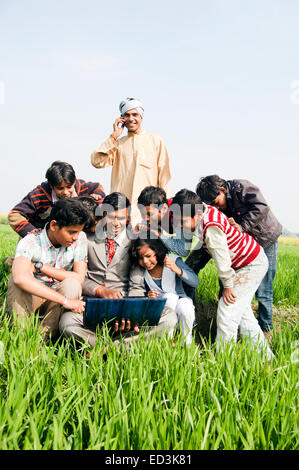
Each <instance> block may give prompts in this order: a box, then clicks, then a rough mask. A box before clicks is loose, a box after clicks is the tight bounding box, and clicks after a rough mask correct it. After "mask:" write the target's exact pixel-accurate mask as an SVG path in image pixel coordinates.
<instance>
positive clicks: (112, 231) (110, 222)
mask: <svg viewBox="0 0 299 470" xmlns="http://www.w3.org/2000/svg"><path fill="white" fill-rule="evenodd" d="M128 222H129V215H128V208H124V209H120V210H118V211H112V212H108V213H107V214H106V216H105V223H106V230H107V233H108V236H109V237H111V238H115V237H117V235H119V234H120V233H121V232H122V231H123V230H124V229H125V228H126V226H127V224H128Z"/></svg>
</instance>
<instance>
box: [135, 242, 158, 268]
mask: <svg viewBox="0 0 299 470" xmlns="http://www.w3.org/2000/svg"><path fill="white" fill-rule="evenodd" d="M138 254H139V260H138V263H139V266H141V267H142V268H143V269H146V270H147V271H148V272H151V271H152V270H153V269H155V267H156V266H157V265H158V261H157V257H156V252H155V251H154V250H152V249H151V248H150V247H149V246H148V245H144V246H141V247H140V248H139V250H138Z"/></svg>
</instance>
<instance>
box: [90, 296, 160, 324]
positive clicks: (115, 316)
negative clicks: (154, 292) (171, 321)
mask: <svg viewBox="0 0 299 470" xmlns="http://www.w3.org/2000/svg"><path fill="white" fill-rule="evenodd" d="M84 301H85V303H86V304H85V311H84V313H83V325H84V327H85V328H88V329H91V330H95V329H96V327H97V326H98V325H99V326H101V325H103V323H107V322H109V323H110V324H111V326H112V324H114V321H116V320H118V321H121V320H122V318H125V319H130V321H131V325H132V326H134V324H135V323H138V325H139V326H142V325H144V324H146V325H149V326H155V325H157V324H158V323H159V321H160V318H161V314H162V310H163V308H164V306H165V303H166V299H149V298H148V297H123V298H122V299H101V298H96V297H86V298H84Z"/></svg>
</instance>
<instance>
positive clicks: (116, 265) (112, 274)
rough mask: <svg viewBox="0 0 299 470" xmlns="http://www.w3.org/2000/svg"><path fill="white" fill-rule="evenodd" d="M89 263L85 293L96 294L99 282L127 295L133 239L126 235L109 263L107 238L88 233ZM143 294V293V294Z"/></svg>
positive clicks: (87, 294) (84, 286)
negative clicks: (97, 237)
mask: <svg viewBox="0 0 299 470" xmlns="http://www.w3.org/2000/svg"><path fill="white" fill-rule="evenodd" d="M87 239H88V263H87V272H86V277H85V281H84V284H83V294H84V295H86V296H91V297H92V296H94V290H95V288H96V287H98V285H99V284H101V285H105V286H106V287H109V288H111V289H115V290H118V291H120V292H121V293H122V295H127V291H128V287H129V275H130V258H129V248H130V242H131V240H130V239H129V237H128V233H126V237H125V239H124V241H123V243H122V245H121V246H118V247H117V249H116V251H115V254H114V256H113V258H112V261H111V263H110V264H109V265H107V260H106V248H105V238H103V239H100V240H99V239H97V241H96V240H95V234H88V236H87ZM141 295H142V294H141Z"/></svg>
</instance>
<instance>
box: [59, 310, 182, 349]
mask: <svg viewBox="0 0 299 470" xmlns="http://www.w3.org/2000/svg"><path fill="white" fill-rule="evenodd" d="M177 322H178V320H177V315H176V313H175V311H174V310H172V309H171V308H169V307H164V309H163V311H162V315H161V318H160V321H159V323H158V325H157V326H152V327H145V328H143V331H144V336H145V337H146V338H150V337H151V336H153V335H157V336H158V337H160V336H162V334H165V333H166V334H167V335H168V337H169V338H172V336H173V333H174V330H175V328H176V326H177ZM59 330H60V332H61V333H62V334H63V335H64V336H66V337H69V338H70V337H74V338H75V339H76V340H78V341H79V342H88V343H89V345H90V346H91V347H94V346H95V344H96V342H97V334H96V332H95V331H92V330H88V329H87V328H84V326H83V314H82V313H72V312H65V313H63V314H62V316H61V318H60V322H59ZM138 338H139V334H138V333H135V334H134V333H133V332H132V331H130V332H127V333H124V334H122V336H121V337H120V336H118V337H116V338H115V339H113V342H114V343H115V344H119V343H121V342H122V341H123V343H124V344H127V343H130V342H131V341H137V340H138Z"/></svg>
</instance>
